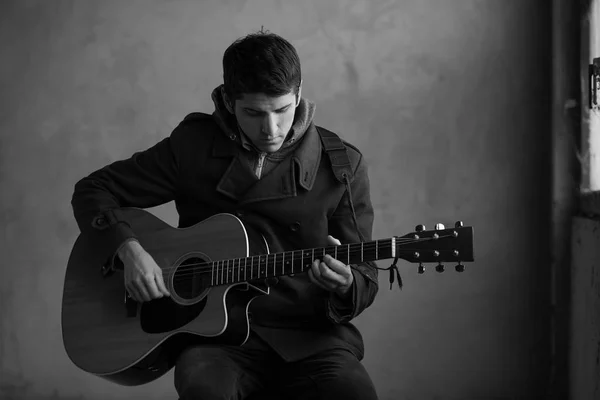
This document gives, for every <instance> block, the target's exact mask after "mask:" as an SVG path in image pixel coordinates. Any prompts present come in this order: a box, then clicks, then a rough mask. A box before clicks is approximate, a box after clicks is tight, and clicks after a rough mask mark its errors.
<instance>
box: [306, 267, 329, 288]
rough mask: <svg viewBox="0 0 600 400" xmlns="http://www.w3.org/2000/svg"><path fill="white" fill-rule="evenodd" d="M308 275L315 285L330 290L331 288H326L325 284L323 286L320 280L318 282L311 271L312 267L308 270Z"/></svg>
mask: <svg viewBox="0 0 600 400" xmlns="http://www.w3.org/2000/svg"><path fill="white" fill-rule="evenodd" d="M308 277H309V279H310V280H311V282H312V283H314V284H315V285H317V286H318V287H320V288H321V289H324V290H327V291H330V290H331V289H330V288H328V287H327V286H325V285H324V284H323V283H322V282H320V281H319V280H318V279H317V278H316V277H315V274H314V273H313V270H312V269H309V270H308Z"/></svg>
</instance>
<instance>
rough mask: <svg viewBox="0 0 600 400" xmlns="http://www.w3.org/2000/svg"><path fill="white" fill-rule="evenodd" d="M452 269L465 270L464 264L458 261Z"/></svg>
mask: <svg viewBox="0 0 600 400" xmlns="http://www.w3.org/2000/svg"><path fill="white" fill-rule="evenodd" d="M454 269H455V270H456V272H463V271H464V270H465V266H464V265H462V264H461V263H460V261H459V262H458V264H457V265H456V266H455V267H454Z"/></svg>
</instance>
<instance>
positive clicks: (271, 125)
mask: <svg viewBox="0 0 600 400" xmlns="http://www.w3.org/2000/svg"><path fill="white" fill-rule="evenodd" d="M262 131H263V133H264V134H265V135H267V136H273V135H275V134H276V133H277V117H276V116H275V114H267V115H266V116H265V119H264V120H263V123H262Z"/></svg>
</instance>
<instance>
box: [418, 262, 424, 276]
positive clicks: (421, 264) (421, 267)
mask: <svg viewBox="0 0 600 400" xmlns="http://www.w3.org/2000/svg"><path fill="white" fill-rule="evenodd" d="M418 272H419V274H423V273H425V267H424V266H423V263H419V270H418Z"/></svg>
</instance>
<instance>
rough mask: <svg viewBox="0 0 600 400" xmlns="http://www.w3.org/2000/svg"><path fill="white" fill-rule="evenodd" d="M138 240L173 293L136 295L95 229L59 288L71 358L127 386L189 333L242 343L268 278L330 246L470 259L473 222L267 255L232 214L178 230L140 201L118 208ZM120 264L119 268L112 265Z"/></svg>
mask: <svg viewBox="0 0 600 400" xmlns="http://www.w3.org/2000/svg"><path fill="white" fill-rule="evenodd" d="M120 211H121V215H122V216H123V218H125V220H126V221H127V222H128V223H129V224H130V225H131V228H132V229H133V231H134V232H136V235H137V237H138V240H139V242H140V243H141V245H142V246H143V248H144V249H145V250H146V251H147V252H148V253H149V254H150V255H151V256H152V257H153V258H154V260H155V261H156V263H157V264H158V265H159V266H160V268H161V269H162V272H163V277H164V281H165V284H166V286H167V289H168V290H169V292H170V293H171V296H170V297H163V298H160V299H156V300H152V301H150V302H144V303H137V302H135V301H134V300H133V299H132V298H130V297H129V296H128V295H127V292H126V290H125V287H124V282H123V275H122V273H116V274H115V273H114V272H115V270H114V269H113V268H108V267H107V259H108V258H107V254H106V253H105V251H106V249H104V250H102V249H100V247H101V246H99V245H98V238H97V236H96V235H97V234H96V233H94V232H88V233H87V234H80V235H79V236H78V238H77V240H76V242H75V244H74V246H73V249H72V251H71V254H70V257H69V260H68V264H67V269H66V274H65V282H64V289H63V299H62V315H61V319H62V321H61V324H62V335H63V343H64V346H65V350H66V352H67V354H68V356H69V358H70V359H71V361H72V362H73V363H74V364H75V365H76V366H77V367H78V368H80V369H82V370H83V371H86V372H88V373H91V374H93V375H96V376H99V377H102V378H104V379H107V380H109V381H111V382H114V383H117V384H120V385H126V386H132V385H141V384H145V383H148V382H151V381H153V380H155V379H157V378H159V377H160V376H162V375H164V374H165V373H166V372H168V371H169V370H170V369H171V368H172V367H173V366H174V362H175V359H176V356H177V354H178V352H179V351H180V350H181V349H182V346H183V345H185V343H186V341H189V340H193V341H194V343H221V344H239V345H241V344H243V343H244V342H245V341H246V340H247V338H248V336H249V332H250V322H249V318H248V307H249V305H250V303H251V301H252V300H253V299H254V298H256V297H257V296H262V295H268V294H269V287H268V284H266V278H270V277H276V276H283V275H292V274H298V273H302V272H304V271H306V270H307V269H308V268H310V266H311V264H312V262H313V260H315V259H322V258H323V256H324V255H325V254H330V255H331V256H333V257H334V258H336V259H339V260H341V261H343V262H344V263H346V264H356V263H360V262H363V261H377V260H384V259H393V258H398V259H403V260H406V261H409V262H412V263H421V264H420V271H419V272H422V271H423V268H424V267H423V265H422V263H430V262H436V263H439V265H438V267H437V268H438V271H439V270H440V268H441V266H442V264H441V263H442V262H451V261H453V262H458V265H457V270H458V271H462V270H463V268H464V266H463V264H462V262H470V261H473V260H474V258H473V228H471V227H464V226H462V223H460V222H457V223H456V226H455V227H454V228H451V229H443V226H442V227H440V226H437V227H436V228H438V229H435V230H424V227H423V226H422V225H420V226H419V227H420V228H419V227H418V228H417V229H416V230H415V231H414V232H411V233H408V234H406V235H404V236H400V237H398V236H394V237H391V238H387V239H379V240H373V241H369V242H363V243H352V244H343V245H340V246H329V247H322V248H311V249H300V250H295V251H286V252H280V253H270V252H269V249H268V245H267V243H266V241H265V240H264V238H263V237H262V236H261V235H260V233H258V232H255V231H253V230H252V229H251V228H250V227H249V226H247V225H245V224H244V223H243V222H242V221H241V220H240V219H238V218H237V217H236V216H234V215H231V214H217V215H214V216H212V217H210V218H208V219H206V220H204V221H202V222H200V223H198V224H196V225H194V226H191V227H188V228H175V227H173V226H171V225H169V224H167V223H166V222H164V221H162V220H161V219H159V218H158V217H156V216H154V215H153V214H151V213H149V212H147V211H144V210H142V209H139V208H121V209H120ZM118 271H119V270H117V272H118Z"/></svg>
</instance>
